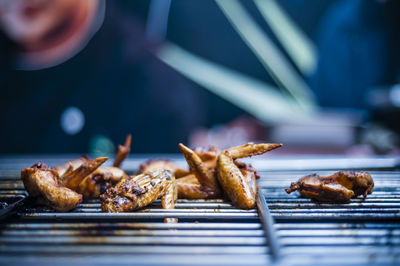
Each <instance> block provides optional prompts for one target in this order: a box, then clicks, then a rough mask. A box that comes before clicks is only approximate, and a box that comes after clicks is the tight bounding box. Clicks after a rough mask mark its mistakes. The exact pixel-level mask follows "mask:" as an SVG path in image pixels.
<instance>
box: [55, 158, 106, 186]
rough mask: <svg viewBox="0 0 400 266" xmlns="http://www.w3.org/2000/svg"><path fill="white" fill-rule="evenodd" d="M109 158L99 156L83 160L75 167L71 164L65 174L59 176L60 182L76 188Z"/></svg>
mask: <svg viewBox="0 0 400 266" xmlns="http://www.w3.org/2000/svg"><path fill="white" fill-rule="evenodd" d="M107 160H108V158H107V157H98V158H95V159H93V160H88V161H85V162H83V163H82V164H81V165H79V166H78V167H77V168H74V167H73V165H72V164H70V165H69V167H68V169H67V170H66V171H65V172H64V174H63V175H61V176H60V177H59V180H58V182H59V183H60V185H62V186H64V187H67V188H70V189H72V190H76V189H77V187H78V186H79V184H80V183H81V182H82V180H83V179H84V178H85V177H86V176H88V175H90V174H91V173H92V172H94V171H95V170H96V169H97V168H99V166H100V165H102V164H103V163H104V162H105V161H107Z"/></svg>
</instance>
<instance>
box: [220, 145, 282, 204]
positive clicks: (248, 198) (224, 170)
mask: <svg viewBox="0 0 400 266" xmlns="http://www.w3.org/2000/svg"><path fill="white" fill-rule="evenodd" d="M281 146H282V144H267V143H261V144H254V143H248V144H245V145H241V146H237V147H232V148H229V149H227V150H224V151H223V152H221V154H220V155H219V156H218V160H217V177H218V181H219V183H220V185H221V187H222V190H223V191H224V192H225V193H226V194H227V196H228V197H229V199H230V200H231V201H232V203H233V205H235V207H236V208H239V209H251V208H254V207H255V205H256V197H255V195H256V191H255V189H256V188H255V184H252V182H249V177H247V172H246V177H245V175H243V173H242V171H241V169H239V167H238V166H237V165H236V164H235V161H234V160H235V159H238V158H244V157H249V156H254V155H260V154H263V153H265V152H268V151H270V150H273V149H276V148H279V147H281Z"/></svg>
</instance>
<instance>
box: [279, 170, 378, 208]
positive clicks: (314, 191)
mask: <svg viewBox="0 0 400 266" xmlns="http://www.w3.org/2000/svg"><path fill="white" fill-rule="evenodd" d="M373 188H374V181H373V180H372V177H371V175H370V174H369V173H367V172H354V171H346V172H337V173H334V174H333V175H330V176H319V175H317V174H312V175H308V176H305V177H302V178H300V179H299V180H298V181H297V182H294V183H292V184H291V185H290V188H287V189H285V190H286V192H287V193H288V194H289V193H292V192H293V191H296V190H297V191H299V192H300V194H301V196H302V197H305V198H311V199H315V200H318V201H325V202H348V201H349V200H350V199H351V198H353V197H357V196H359V195H363V196H364V198H365V197H367V195H368V194H371V193H372V190H373Z"/></svg>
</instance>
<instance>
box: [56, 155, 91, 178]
mask: <svg viewBox="0 0 400 266" xmlns="http://www.w3.org/2000/svg"><path fill="white" fill-rule="evenodd" d="M88 161H90V158H89V156H87V155H84V156H82V157H81V158H79V159H76V160H73V161H69V162H67V163H66V164H63V165H61V166H56V167H54V169H55V170H56V171H57V173H58V176H62V175H64V173H65V171H67V170H68V169H69V168H71V167H72V169H77V168H78V167H79V166H81V165H82V164H84V163H86V162H88Z"/></svg>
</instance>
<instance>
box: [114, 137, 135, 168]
mask: <svg viewBox="0 0 400 266" xmlns="http://www.w3.org/2000/svg"><path fill="white" fill-rule="evenodd" d="M131 140H132V135H131V134H129V135H128V136H127V137H126V139H125V144H124V145H119V146H118V153H117V155H116V156H115V160H114V163H113V166H114V167H120V166H121V164H122V162H123V161H124V160H125V159H126V158H128V156H129V153H130V152H131Z"/></svg>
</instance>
